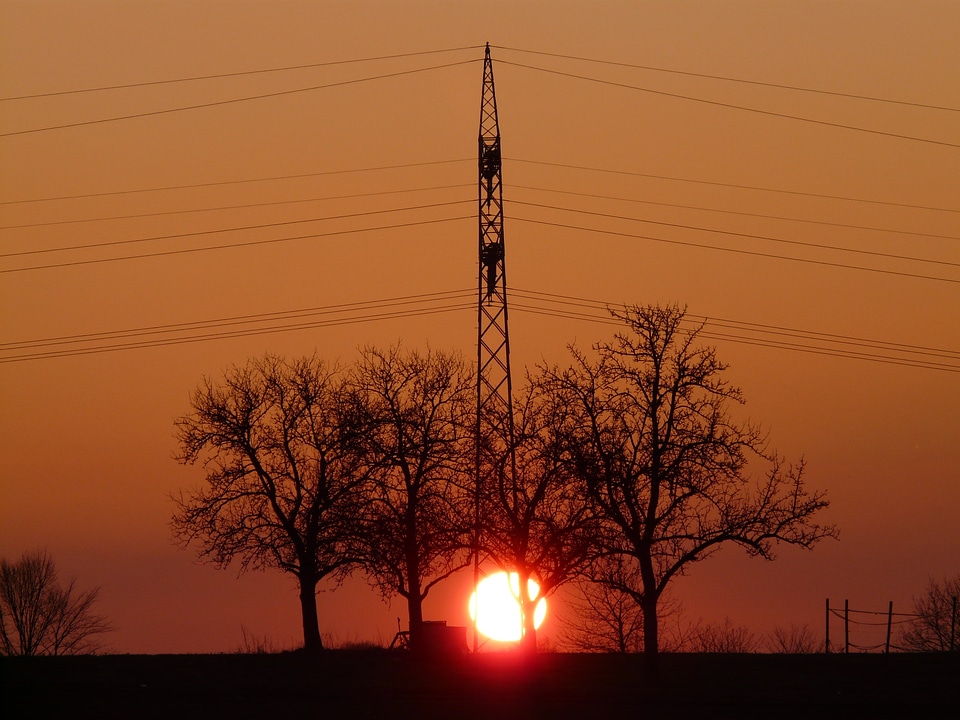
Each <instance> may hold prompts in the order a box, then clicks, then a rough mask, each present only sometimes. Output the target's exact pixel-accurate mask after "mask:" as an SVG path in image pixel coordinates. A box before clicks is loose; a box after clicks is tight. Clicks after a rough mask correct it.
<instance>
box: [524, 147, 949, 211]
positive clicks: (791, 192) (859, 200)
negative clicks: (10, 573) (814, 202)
mask: <svg viewBox="0 0 960 720" xmlns="http://www.w3.org/2000/svg"><path fill="white" fill-rule="evenodd" d="M506 159H507V160H509V162H518V163H526V164H529V165H543V166H545V167H558V168H566V169H568V170H587V171H589V172H599V173H609V174H612V175H628V176H632V177H644V178H652V179H655V180H673V181H676V182H685V183H696V184H698V185H713V186H716V187H728V188H735V189H737V190H757V191H760V192H773V193H783V194H785V195H798V196H801V197H812V198H821V199H824V200H843V201H845V202H857V203H869V204H871V205H889V206H891V207H902V208H911V209H914V210H935V211H936V212H948V213H960V208H945V207H934V206H931V205H913V204H909V203H900V202H892V201H889V200H871V199H869V198H857V197H851V196H847V195H827V194H823V193H814V192H804V191H801V190H784V189H782V188H767V187H762V186H759V185H742V184H737V183H725V182H717V181H712V180H696V179H692V178H682V177H676V176H674V175H654V174H651V173H642V172H636V171H634V170H614V169H611V168H600V167H589V166H586V165H570V164H566V163H557V162H545V161H543V160H527V159H524V158H516V157H512V158H506Z"/></svg>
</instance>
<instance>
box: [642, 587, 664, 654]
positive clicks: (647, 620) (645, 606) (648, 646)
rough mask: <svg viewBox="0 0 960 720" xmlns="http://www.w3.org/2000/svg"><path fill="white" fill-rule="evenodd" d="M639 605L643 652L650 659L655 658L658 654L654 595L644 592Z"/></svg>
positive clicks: (658, 639)
mask: <svg viewBox="0 0 960 720" xmlns="http://www.w3.org/2000/svg"><path fill="white" fill-rule="evenodd" d="M640 607H641V609H642V610H643V654H644V655H645V656H646V657H648V658H650V659H656V657H657V656H658V655H659V654H660V637H659V624H658V623H657V597H656V595H654V594H653V593H644V596H643V603H641V605H640Z"/></svg>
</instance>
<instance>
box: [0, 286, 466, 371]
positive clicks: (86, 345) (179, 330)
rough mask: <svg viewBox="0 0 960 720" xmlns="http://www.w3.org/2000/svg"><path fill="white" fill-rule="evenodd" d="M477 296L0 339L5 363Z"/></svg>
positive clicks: (439, 295) (414, 309)
mask: <svg viewBox="0 0 960 720" xmlns="http://www.w3.org/2000/svg"><path fill="white" fill-rule="evenodd" d="M472 296H473V291H472V290H452V291H446V292H435V293H422V294H419V295H406V296H401V297H393V298H386V299H383V300H372V301H365V302H353V303H339V304H336V305H326V306H319V307H311V308H301V309H297V310H286V311H279V312H269V313H257V314H251V315H236V316H230V317H224V318H216V319H211V320H200V321H191V322H184V323H172V324H167V325H152V326H145V327H138V328H127V329H124V330H115V331H106V332H94V333H83V334H76V335H61V336H57V337H50V338H39V339H34V340H25V341H18V342H8V343H2V344H0V364H3V363H14V362H26V361H30V360H41V359H52V358H64V357H73V356H77V355H95V354H101V353H108V352H116V351H119V350H134V349H143V348H156V347H165V346H169V345H183V344H188V343H197V342H208V341H211V340H225V339H231V338H238V337H248V336H252V335H267V334H274V333H280V332H293V331H297V330H308V329H315V328H320V327H333V326H338V325H353V324H358V323H367V322H374V321H380V320H391V319H392V320H396V319H402V318H412V317H422V316H424V315H436V314H440V313H448V312H455V311H458V310H464V309H469V308H473V306H474V305H473V302H472Z"/></svg>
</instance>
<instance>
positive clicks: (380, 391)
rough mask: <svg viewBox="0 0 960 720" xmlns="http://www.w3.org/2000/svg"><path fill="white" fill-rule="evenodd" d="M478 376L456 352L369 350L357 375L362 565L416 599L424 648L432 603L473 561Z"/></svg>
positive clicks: (390, 591) (414, 643)
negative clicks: (437, 590)
mask: <svg viewBox="0 0 960 720" xmlns="http://www.w3.org/2000/svg"><path fill="white" fill-rule="evenodd" d="M475 387H476V384H475V380H474V376H473V374H472V372H471V370H470V368H469V367H468V365H467V364H466V363H465V362H464V361H463V359H462V358H461V357H460V356H459V355H457V354H447V353H443V352H437V351H432V350H429V349H428V350H427V351H426V352H425V353H418V352H404V351H402V350H401V349H400V347H399V346H394V347H391V348H390V349H388V350H379V349H376V348H366V349H365V350H363V352H362V354H361V358H360V361H359V362H358V363H357V366H356V368H355V371H354V373H353V375H352V378H351V402H352V404H353V407H354V408H356V413H357V416H358V417H359V418H360V419H361V421H362V427H363V433H362V436H363V438H362V445H363V463H364V466H365V467H366V468H367V469H368V472H369V475H370V477H371V483H370V484H369V485H368V486H367V489H366V493H365V505H364V509H363V513H362V517H363V527H364V548H363V551H362V555H363V566H364V568H365V570H366V571H367V572H368V573H369V575H370V577H371V579H372V580H373V581H374V583H375V584H376V585H377V587H378V588H379V589H380V591H381V592H382V593H383V595H384V597H391V596H395V595H399V596H401V597H403V598H404V599H405V600H406V602H407V610H408V613H409V615H408V617H409V627H410V645H411V647H412V648H413V649H419V647H420V645H421V631H422V627H423V601H424V600H425V599H426V597H427V594H428V593H429V592H430V590H431V589H432V588H433V587H434V586H435V585H436V584H437V583H439V582H441V581H442V580H444V579H445V578H447V577H449V576H450V575H452V574H453V573H454V572H456V571H457V570H459V569H461V568H463V567H464V566H465V565H466V564H467V563H468V562H469V538H470V535H469V532H470V527H471V525H470V522H469V518H470V517H471V513H470V512H469V510H468V508H469V507H470V503H469V497H468V494H467V491H466V488H465V482H464V481H465V478H466V477H468V476H469V474H468V473H469V470H468V467H469V465H468V462H469V460H470V458H471V455H472V452H471V451H472V448H473V437H472V424H473V423H472V417H473V414H472V412H471V407H472V402H473V399H474V392H475Z"/></svg>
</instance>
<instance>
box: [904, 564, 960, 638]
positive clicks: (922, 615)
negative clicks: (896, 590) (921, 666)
mask: <svg viewBox="0 0 960 720" xmlns="http://www.w3.org/2000/svg"><path fill="white" fill-rule="evenodd" d="M958 602H960V575H956V576H954V577H952V578H945V579H944V580H943V581H941V582H938V581H936V580H933V579H931V580H930V581H929V583H928V584H927V587H926V590H925V591H924V593H923V595H921V596H920V597H919V598H915V599H914V601H913V612H914V614H915V615H916V617H915V618H914V619H913V620H912V621H911V622H910V623H908V624H907V625H906V629H905V630H904V631H903V634H902V635H901V637H900V646H901V648H902V649H904V650H908V651H911V652H942V651H944V650H960V606H958Z"/></svg>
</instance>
